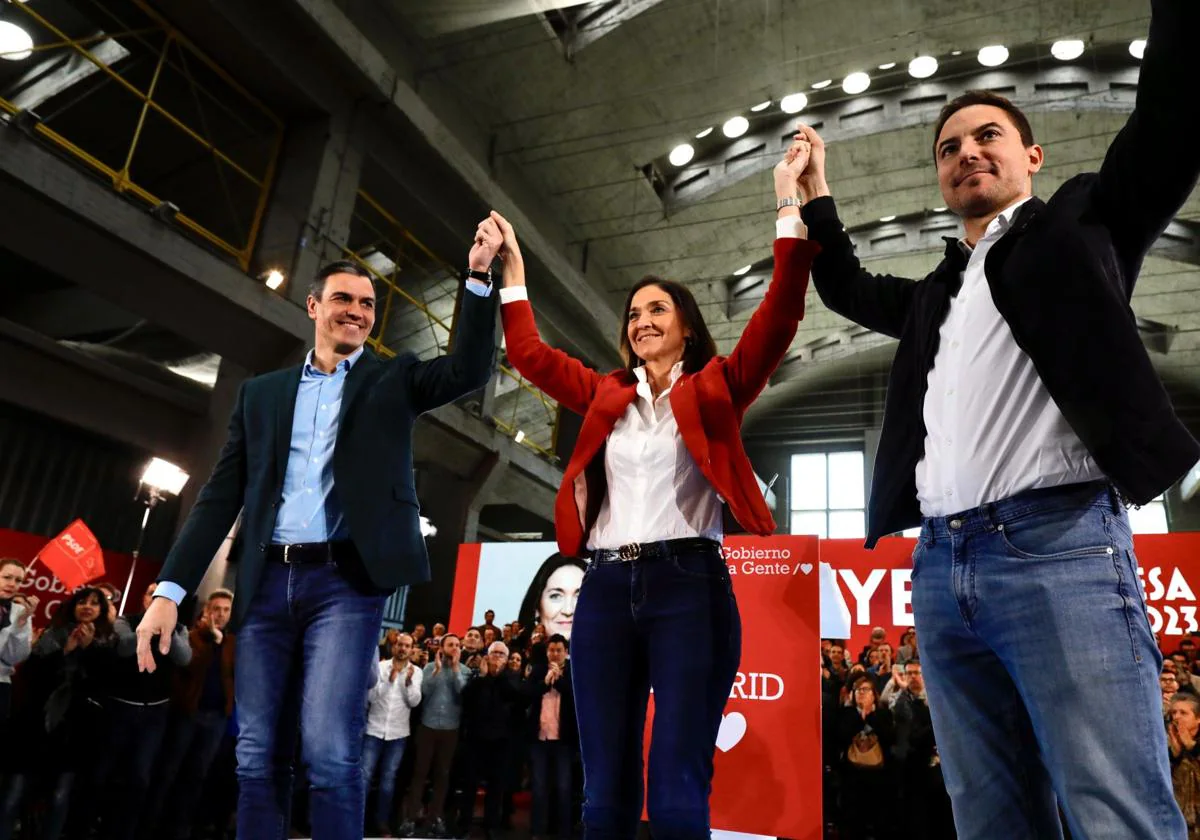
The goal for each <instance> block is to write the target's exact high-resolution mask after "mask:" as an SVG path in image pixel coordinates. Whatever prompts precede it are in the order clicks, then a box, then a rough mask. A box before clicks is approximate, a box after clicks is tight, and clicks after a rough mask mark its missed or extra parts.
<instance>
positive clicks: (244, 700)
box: [138, 233, 503, 840]
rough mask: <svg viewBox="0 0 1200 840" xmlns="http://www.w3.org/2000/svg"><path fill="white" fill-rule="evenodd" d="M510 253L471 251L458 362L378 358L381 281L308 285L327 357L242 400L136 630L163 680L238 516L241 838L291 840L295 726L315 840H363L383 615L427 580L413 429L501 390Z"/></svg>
mask: <svg viewBox="0 0 1200 840" xmlns="http://www.w3.org/2000/svg"><path fill="white" fill-rule="evenodd" d="M502 241H503V240H502V239H501V237H500V236H499V234H498V233H497V235H496V236H494V237H493V238H491V239H487V238H477V241H476V243H475V245H474V246H473V247H472V249H471V252H470V254H469V255H468V264H469V266H470V267H469V268H468V269H467V270H466V271H465V272H464V275H463V282H464V284H465V292H464V294H463V295H462V298H461V307H460V308H459V310H458V311H457V315H456V318H455V320H456V324H457V326H456V327H455V333H454V336H453V341H452V347H453V349H452V350H451V352H450V353H449V354H448V355H445V356H441V357H439V358H434V359H427V360H419V359H418V358H417V357H416V356H415V355H414V354H412V353H402V354H400V355H398V356H396V357H395V358H391V359H386V360H384V359H381V358H379V357H378V356H376V355H375V354H374V353H372V352H371V351H370V350H369V349H368V348H367V347H366V346H365V345H366V342H367V339H368V338H369V337H370V335H371V330H372V328H373V327H374V325H375V312H376V296H375V287H374V284H373V282H372V280H371V274H370V272H369V271H368V270H367V269H366V268H364V267H363V266H362V265H360V264H359V263H357V262H355V261H338V262H334V263H330V264H329V265H326V266H325V267H323V268H322V269H321V270H320V271H319V272H318V273H317V276H316V277H315V278H314V279H313V282H312V284H311V285H310V287H309V290H308V291H309V293H308V296H307V298H306V301H305V303H306V308H307V314H308V317H309V318H310V320H312V321H313V323H314V346H313V349H312V350H310V351H309V353H308V355H307V357H306V358H305V361H304V363H303V364H301V365H298V366H295V367H291V368H287V369H285V370H279V371H275V372H272V373H267V374H265V375H262V376H258V377H255V378H253V379H249V380H247V381H246V382H245V383H243V384H242V386H241V388H240V390H239V391H238V395H237V399H236V402H235V404H234V408H233V411H232V413H231V416H230V421H229V435H228V439H227V440H226V442H225V445H224V448H223V449H222V450H221V454H220V456H219V457H218V459H217V463H216V466H215V467H214V469H213V473H212V475H211V477H210V478H209V480H208V482H207V483H206V484H205V485H204V487H203V488H202V489H201V491H200V493H199V496H198V497H197V500H196V503H195V505H194V506H193V507H192V510H191V513H190V514H189V516H188V518H187V521H186V522H185V523H184V525H183V527H182V529H181V530H180V533H179V537H178V539H177V540H176V542H175V545H174V547H173V548H172V549H171V551H170V553H169V554H168V555H167V559H166V562H165V563H164V564H163V569H162V573H161V576H160V586H159V589H158V592H157V593H156V595H157V596H158V597H156V598H155V599H154V603H153V604H152V605H151V607H150V609H149V610H148V611H147V613H146V617H145V618H144V619H143V620H142V621H141V623H140V625H139V626H138V660H139V663H140V664H141V666H142V667H143V668H145V669H147V670H151V669H153V668H154V666H155V660H154V658H153V656H152V655H151V652H150V647H151V640H152V639H154V638H155V637H156V636H157V637H158V639H159V641H158V645H159V648H160V650H161V651H163V652H165V651H166V650H168V648H169V646H170V636H171V634H172V633H173V631H174V628H175V626H176V622H177V615H178V604H179V602H180V601H182V600H183V598H184V597H185V596H186V595H187V594H188V593H189V592H193V591H195V590H196V588H197V587H198V586H199V584H200V581H201V579H202V578H203V577H204V574H205V572H206V570H207V569H208V566H209V564H210V563H211V561H212V559H213V556H214V555H215V554H216V553H217V549H218V547H219V546H220V545H221V543H222V542H223V541H224V539H225V537H226V535H227V534H228V533H229V530H230V528H231V526H232V525H233V524H234V522H235V520H236V519H237V517H238V514H239V512H241V516H242V526H241V531H240V539H241V546H242V550H241V552H240V556H239V557H238V560H237V562H236V563H234V564H232V565H233V566H234V567H235V568H236V569H237V587H236V588H237V592H238V598H237V601H236V602H235V603H234V615H233V620H232V621H231V623H230V629H231V631H234V632H236V633H237V634H238V656H237V679H236V681H235V690H236V691H237V695H238V696H237V709H238V712H237V714H238V746H237V758H238V771H237V772H238V781H239V807H238V837H239V838H240V840H256V838H268V837H269V838H272V840H274V838H278V837H279V836H280V835H281V834H283V835H286V834H287V831H288V829H287V826H288V825H289V823H290V820H291V812H292V808H291V800H292V790H293V778H294V766H295V764H296V761H295V760H294V756H292V755H289V753H293V752H294V749H293V748H294V746H295V741H296V740H297V739H295V738H294V737H293V736H294V734H295V732H294V730H296V729H298V730H299V739H298V740H299V747H300V753H301V756H300V757H301V762H300V763H301V765H302V767H303V768H304V770H305V776H306V778H307V781H308V787H309V790H310V792H311V808H310V809H309V813H311V817H312V833H313V835H314V836H315V837H316V838H317V840H342V839H343V838H355V840H358V838H361V837H362V830H363V822H364V816H365V815H364V811H365V806H366V784H365V782H364V781H363V774H362V766H361V758H362V744H363V731H364V729H365V727H366V704H365V699H366V696H367V691H368V690H369V688H370V686H371V685H372V684H373V683H374V681H375V676H376V667H377V662H378V658H377V657H376V656H375V650H376V646H377V644H378V642H379V627H380V623H381V621H382V616H383V608H384V602H385V600H386V599H387V597H388V595H389V594H390V593H391V592H393V591H394V590H395V589H396V588H397V587H398V586H400V585H403V584H410V583H419V582H422V581H426V580H428V579H429V576H430V571H429V558H428V553H427V551H426V546H425V539H424V537H423V536H422V533H421V523H420V516H419V511H418V505H417V494H416V490H415V487H414V483H413V482H414V478H413V466H412V465H413V440H412V432H413V427H414V424H415V423H416V422H417V419H418V418H419V417H420V415H422V414H424V413H425V412H427V411H430V410H432V409H434V408H437V407H438V406H441V405H445V404H447V403H449V402H452V401H454V400H456V399H458V398H459V397H462V396H463V395H465V394H468V393H470V392H472V391H474V390H476V389H478V388H481V387H482V386H483V385H484V384H485V383H486V382H487V381H488V377H489V376H491V373H492V370H493V366H494V355H495V349H496V346H497V341H496V338H495V328H496V317H495V301H494V298H493V296H492V295H491V283H490V280H489V279H488V278H489V277H490V275H489V273H488V272H489V271H490V266H491V264H492V261H493V260H494V258H495V256H496V252H497V251H498V250H499V248H500V245H501V244H502ZM384 406H386V408H384ZM301 698H303V702H301ZM281 826H282V827H283V828H282V829H281V828H280V827H281Z"/></svg>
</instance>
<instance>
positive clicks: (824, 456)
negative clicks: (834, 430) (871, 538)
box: [789, 452, 866, 539]
mask: <svg viewBox="0 0 1200 840" xmlns="http://www.w3.org/2000/svg"><path fill="white" fill-rule="evenodd" d="M789 490H790V494H791V531H792V533H793V534H816V535H817V536H818V537H822V538H825V537H829V538H832V539H843V538H844V539H854V538H859V539H861V538H862V537H864V536H866V515H865V513H864V508H865V507H866V504H865V493H864V488H863V454H862V453H861V452H817V453H812V454H805V455H793V456H792V481H791V486H790V488H789Z"/></svg>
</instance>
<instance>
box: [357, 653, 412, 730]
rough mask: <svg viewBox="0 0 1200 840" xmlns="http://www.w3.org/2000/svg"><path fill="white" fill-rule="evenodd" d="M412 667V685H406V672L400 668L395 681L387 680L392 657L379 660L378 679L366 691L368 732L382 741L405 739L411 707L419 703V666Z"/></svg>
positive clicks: (390, 669)
mask: <svg viewBox="0 0 1200 840" xmlns="http://www.w3.org/2000/svg"><path fill="white" fill-rule="evenodd" d="M412 667H413V678H412V685H405V684H404V683H405V681H406V677H405V671H407V670H408V666H407V665H406V666H405V669H404V670H403V671H401V672H400V673H399V674H398V675H397V676H396V680H395V682H390V681H389V678H390V677H391V675H392V660H391V659H384V660H383V661H382V662H380V663H379V676H378V681H377V682H376V683H375V685H374V687H373V688H372V689H371V690H370V692H369V693H368V694H367V734H368V735H370V736H371V737H373V738H381V739H383V740H384V741H395V740H398V739H400V738H407V737H408V735H409V732H410V731H411V730H410V726H409V720H410V718H411V717H412V710H413V709H415V708H416V707H417V705H418V704H419V703H420V702H421V680H422V678H423V677H424V675H423V674H422V673H421V669H420V668H418V667H416V666H415V665H414V666H412Z"/></svg>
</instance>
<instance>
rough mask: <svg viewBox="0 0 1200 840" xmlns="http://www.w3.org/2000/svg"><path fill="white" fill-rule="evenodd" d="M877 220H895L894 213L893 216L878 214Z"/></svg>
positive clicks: (885, 221)
mask: <svg viewBox="0 0 1200 840" xmlns="http://www.w3.org/2000/svg"><path fill="white" fill-rule="evenodd" d="M879 221H881V222H884V223H887V222H894V221H896V217H895V216H894V215H893V216H880V217H879Z"/></svg>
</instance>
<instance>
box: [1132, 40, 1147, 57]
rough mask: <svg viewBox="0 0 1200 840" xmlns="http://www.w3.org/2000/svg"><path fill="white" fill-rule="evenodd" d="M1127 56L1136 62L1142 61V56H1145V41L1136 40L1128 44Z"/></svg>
mask: <svg viewBox="0 0 1200 840" xmlns="http://www.w3.org/2000/svg"><path fill="white" fill-rule="evenodd" d="M1129 54H1130V55H1131V56H1133V57H1134V58H1136V59H1137V60H1138V61H1141V60H1142V56H1144V55H1145V54H1146V39H1145V38H1138V39H1137V40H1135V41H1130V42H1129Z"/></svg>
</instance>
